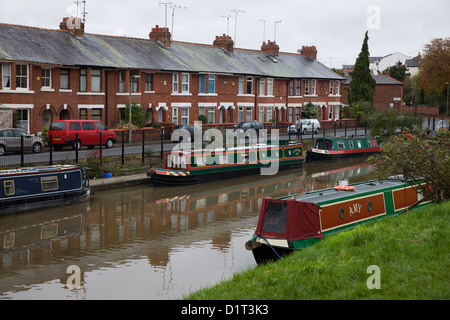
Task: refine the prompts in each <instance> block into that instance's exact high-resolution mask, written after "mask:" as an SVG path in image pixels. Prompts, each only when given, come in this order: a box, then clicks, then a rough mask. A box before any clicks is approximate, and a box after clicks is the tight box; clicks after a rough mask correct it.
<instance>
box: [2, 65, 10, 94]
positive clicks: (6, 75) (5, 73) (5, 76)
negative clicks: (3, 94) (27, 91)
mask: <svg viewBox="0 0 450 320" xmlns="http://www.w3.org/2000/svg"><path fill="white" fill-rule="evenodd" d="M8 81H9V86H8V85H6V84H7V83H8ZM2 90H11V63H2Z"/></svg>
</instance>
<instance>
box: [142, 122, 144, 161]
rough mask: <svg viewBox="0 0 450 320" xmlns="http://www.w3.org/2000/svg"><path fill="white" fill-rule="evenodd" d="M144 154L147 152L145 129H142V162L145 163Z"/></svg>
mask: <svg viewBox="0 0 450 320" xmlns="http://www.w3.org/2000/svg"><path fill="white" fill-rule="evenodd" d="M144 154H145V130H142V164H144V162H145V159H144Z"/></svg>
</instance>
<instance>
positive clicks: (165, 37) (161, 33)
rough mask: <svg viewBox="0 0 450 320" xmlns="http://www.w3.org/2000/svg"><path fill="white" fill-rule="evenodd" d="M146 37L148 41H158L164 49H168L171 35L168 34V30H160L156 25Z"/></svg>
mask: <svg viewBox="0 0 450 320" xmlns="http://www.w3.org/2000/svg"><path fill="white" fill-rule="evenodd" d="M148 36H149V37H150V40H153V41H159V42H161V43H162V44H163V45H165V46H166V47H170V43H171V38H172V35H171V34H170V32H169V28H160V27H159V26H158V25H156V27H154V28H152V31H151V32H150V33H149V34H148Z"/></svg>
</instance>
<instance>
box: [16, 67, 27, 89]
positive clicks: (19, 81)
mask: <svg viewBox="0 0 450 320" xmlns="http://www.w3.org/2000/svg"><path fill="white" fill-rule="evenodd" d="M16 88H17V89H19V88H20V89H28V65H27V64H17V65H16Z"/></svg>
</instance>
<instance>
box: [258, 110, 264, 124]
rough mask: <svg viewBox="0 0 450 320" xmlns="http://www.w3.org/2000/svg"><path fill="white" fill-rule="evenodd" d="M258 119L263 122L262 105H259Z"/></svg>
mask: <svg viewBox="0 0 450 320" xmlns="http://www.w3.org/2000/svg"><path fill="white" fill-rule="evenodd" d="M258 120H259V122H264V107H259V114H258Z"/></svg>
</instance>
